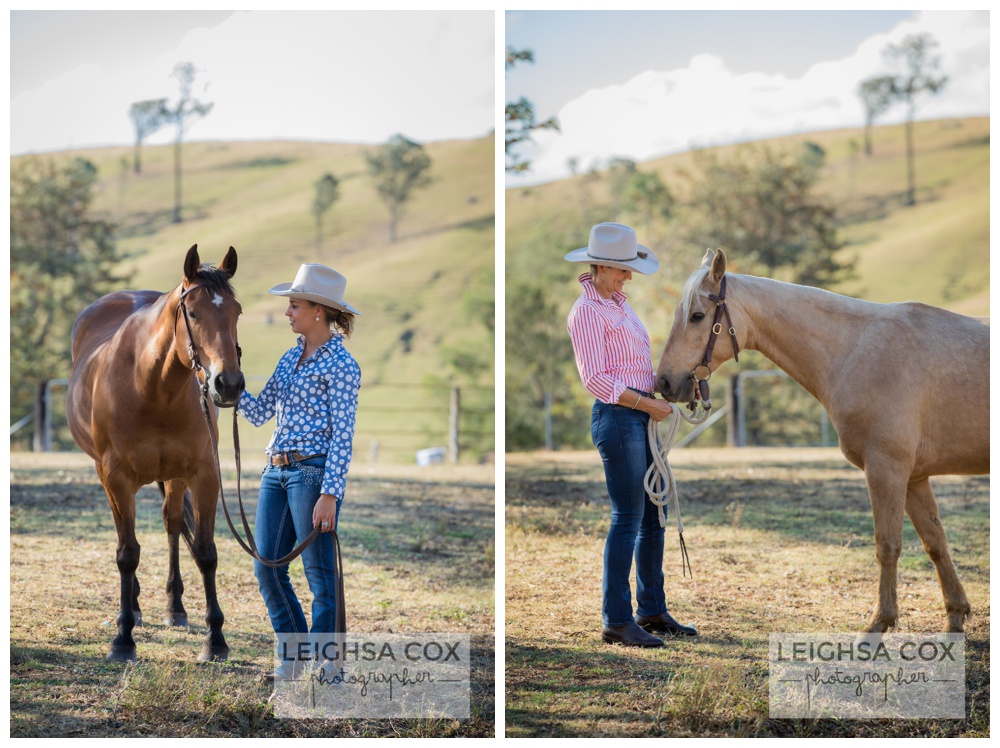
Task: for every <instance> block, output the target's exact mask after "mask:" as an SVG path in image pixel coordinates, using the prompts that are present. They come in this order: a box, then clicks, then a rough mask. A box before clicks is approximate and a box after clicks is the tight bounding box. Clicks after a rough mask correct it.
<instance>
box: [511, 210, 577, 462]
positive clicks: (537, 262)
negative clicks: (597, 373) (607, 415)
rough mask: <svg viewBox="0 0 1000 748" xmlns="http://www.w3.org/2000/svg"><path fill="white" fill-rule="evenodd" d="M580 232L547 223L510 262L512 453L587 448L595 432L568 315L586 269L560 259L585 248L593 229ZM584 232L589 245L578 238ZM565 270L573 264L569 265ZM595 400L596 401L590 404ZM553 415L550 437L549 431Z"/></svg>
mask: <svg viewBox="0 0 1000 748" xmlns="http://www.w3.org/2000/svg"><path fill="white" fill-rule="evenodd" d="M567 223H568V224H571V225H572V226H573V227H574V229H564V228H562V227H560V226H556V225H554V222H550V220H549V219H546V218H545V217H540V218H539V220H538V221H536V222H533V223H532V229H531V232H530V233H529V234H528V235H527V236H526V237H525V238H523V239H519V240H518V246H517V248H516V250H514V248H512V247H510V246H509V245H508V246H509V248H508V254H507V267H506V273H505V276H506V278H507V281H506V287H505V292H506V298H505V301H504V316H505V319H506V341H505V351H504V361H505V367H504V369H505V380H506V383H505V390H506V397H505V403H504V407H505V413H506V416H505V430H506V447H507V449H508V450H520V449H537V448H539V447H542V446H544V445H545V444H546V442H547V438H546V437H547V436H549V435H550V434H549V433H547V432H551V437H552V441H553V444H555V445H560V446H574V447H584V446H586V443H587V442H588V441H589V439H590V431H589V430H588V429H587V428H586V426H585V424H584V423H582V422H581V420H580V418H579V417H578V415H579V413H580V412H581V407H580V406H581V403H580V402H579V398H580V397H584V398H585V397H586V393H585V391H584V390H583V388H582V387H580V379H579V375H578V374H577V371H576V364H575V363H574V358H573V348H572V345H571V343H570V339H569V335H568V334H567V332H566V315H567V314H568V313H569V310H570V307H572V306H573V301H574V299H575V298H576V296H577V295H579V292H580V286H579V285H577V284H576V283H575V282H573V280H571V279H572V278H575V277H576V275H577V274H578V273H579V272H582V271H586V267H585V266H584V267H581V268H576V269H574V268H572V267H563V266H560V265H559V263H558V260H557V258H560V257H562V256H563V255H564V254H565V253H566V252H567V250H568V249H572V248H574V247H578V246H580V244H579V243H578V242H580V241H582V242H586V235H587V231H589V229H590V227H589V226H584V227H583V228H582V229H581V227H580V223H579V221H578V220H577V219H576V218H575V217H574V218H572V219H570V220H569V221H567ZM581 230H582V232H583V236H582V238H581V237H580V236H579V234H580V232H581ZM563 265H566V263H563ZM592 401H593V399H592V398H591V402H592ZM546 410H548V411H549V413H550V414H551V419H550V425H551V429H547V428H546V425H547V424H546Z"/></svg>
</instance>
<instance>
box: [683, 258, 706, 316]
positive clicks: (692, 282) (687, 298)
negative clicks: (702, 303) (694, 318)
mask: <svg viewBox="0 0 1000 748" xmlns="http://www.w3.org/2000/svg"><path fill="white" fill-rule="evenodd" d="M711 269H712V267H711V266H710V265H702V266H701V267H700V268H698V269H697V270H695V271H694V272H693V273H691V277H690V278H688V279H687V282H686V283H685V284H684V291H683V292H682V293H681V306H682V308H683V309H684V318H685V319H687V318H688V317H690V316H691V304H692V303H693V302H694V297H695V294H697V293H698V289H699V288H701V284H702V283H703V282H704V280H705V278H707V277H708V273H709V271H710V270H711Z"/></svg>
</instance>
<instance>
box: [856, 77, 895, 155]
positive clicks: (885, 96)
mask: <svg viewBox="0 0 1000 748" xmlns="http://www.w3.org/2000/svg"><path fill="white" fill-rule="evenodd" d="M892 83H893V79H892V76H891V75H880V76H877V77H875V78H869V79H868V80H865V81H862V82H861V85H860V86H858V98H860V99H861V105H862V106H863V107H864V109H865V155H866V156H871V155H872V126H873V125H874V124H875V120H876V119H877V118H878V117H880V116H881V115H882V114H884V113H885V110H886V109H888V108H889V107H890V106H891V105H892V103H893V86H892Z"/></svg>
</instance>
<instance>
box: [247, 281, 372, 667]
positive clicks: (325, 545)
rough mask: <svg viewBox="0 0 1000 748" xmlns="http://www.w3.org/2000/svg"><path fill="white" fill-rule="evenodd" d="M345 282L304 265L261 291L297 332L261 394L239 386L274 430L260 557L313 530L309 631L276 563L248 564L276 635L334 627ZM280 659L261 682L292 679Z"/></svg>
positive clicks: (357, 378) (345, 421)
mask: <svg viewBox="0 0 1000 748" xmlns="http://www.w3.org/2000/svg"><path fill="white" fill-rule="evenodd" d="M346 287H347V280H346V279H345V278H344V276H343V275H341V274H340V273H338V272H337V271H336V270H333V269H332V268H328V267H326V266H325V265H318V264H314V263H307V264H305V265H302V267H301V268H299V272H298V274H297V275H296V276H295V280H294V281H293V282H292V283H282V284H280V285H278V286H275V287H274V288H272V289H271V290H270V292H269V293H272V294H275V295H277V296H285V297H288V308H287V309H286V310H285V316H286V317H288V320H289V324H290V326H291V328H292V332H294V333H297V334H298V336H299V338H298V341H297V343H296V345H295V346H294V347H293V348H291V349H290V350H289V351H288V352H287V353H285V354H284V355H283V356H282V357H281V360H280V361H278V366H277V368H276V369H275V371H274V374H273V375H271V378H270V379H269V380H268V382H267V384H266V385H264V389H263V390H261V393H260V394H259V395H258V396H257V397H254V396H253V395H251V394H249V393H248V392H246V391H244V392H243V394H242V396H241V397H240V404H239V413H240V414H241V415H242V416H243V417H244V418H246V419H247V420H248V421H250V423H252V424H253V425H254V426H261V425H263V424H264V423H266V422H267V421H269V420H270V419H271V418H274V419H275V421H276V424H275V429H274V435H273V436H272V437H271V441H270V443H269V444H268V446H267V449H266V450H265V451H266V453H267V465H266V466H265V468H264V472H263V474H262V476H261V482H260V494H259V496H258V500H257V516H256V525H255V528H254V535H255V537H256V539H257V550H258V551H259V553H260V555H261V556H263V557H264V558H269V559H275V558H281V557H283V556H285V555H287V554H288V553H290V552H291V551H292V549H293V548H294V547H295V546H296V545H297V544H298V543H300V542H301V541H302V540H303V539H305V538H306V536H308V535H309V534H310V533H311V532H312V530H313V528H315V527H319V528H320V530H321V534H320V535H318V536H317V538H316V539H315V540H314V541H313V542H312V544H310V545H309V547H307V548H306V549H305V551H303V553H302V563H303V566H304V567H305V575H306V580H307V581H308V583H309V589H310V591H311V592H312V595H313V605H312V628H311V629H309V628H307V624H306V619H305V615H304V613H303V612H302V606H301V605H300V604H299V601H298V598H297V597H296V595H295V590H294V589H293V588H292V585H291V583H290V581H289V578H288V565H287V564H286V565H284V566H282V567H279V568H272V567H268V566H265V565H264V564H262V563H260V562H259V561H254V573H255V574H256V576H257V583H258V586H259V587H260V592H261V595H262V596H263V598H264V603H265V604H266V605H267V612H268V614H269V616H270V618H271V625H272V626H273V627H274V631H275V634H277V635H278V638H279V641H284V642H288V641H290V640H291V641H305V640H306V639H307V638H308V639H312V640H314V646H315V645H317V644H318V645H319V646H322V642H323V640H325V639H326V640H332V637H333V632H335V631H336V624H337V621H336V611H337V605H336V604H337V600H336V599H335V590H334V580H335V558H334V548H333V539H332V537H331V536H330V534H329V533H330V532H331V531H335V530H336V529H337V518H338V516H339V515H340V506H341V504H342V503H343V500H344V487H345V483H346V477H347V470H348V468H349V467H350V464H351V444H352V441H353V438H354V421H355V415H356V413H357V407H358V388H359V387H360V386H361V369H360V368H359V367H358V364H357V362H356V361H355V360H354V357H353V356H351V354H350V353H349V352H348V351H347V349H346V348H345V347H344V339H345V338H347V337H350V334H351V331H352V329H353V327H354V317H355V315H358V314H360V312H359V311H358V310H356V309H355V308H354V307H352V306H351V305H350V304H348V303H347V302H346V301H344V290H345V288H346ZM294 675H295V673H294V671H293V668H292V667H291V665H290V663H289V662H287V661H281V664H280V665H279V667H278V668H277V670H276V671H275V672H274V673H273V674H271V675H269V676H267V678H268V680H274V679H286V678H291V677H294Z"/></svg>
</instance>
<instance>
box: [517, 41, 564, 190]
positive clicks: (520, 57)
mask: <svg viewBox="0 0 1000 748" xmlns="http://www.w3.org/2000/svg"><path fill="white" fill-rule="evenodd" d="M534 61H535V55H534V53H533V52H532V51H531V50H530V49H521V50H517V49H514V48H512V47H507V61H506V66H505V67H506V69H507V70H510V69H511V68H512V67H514V65H515V64H516V63H518V62H531V63H534ZM534 130H556V131H558V130H559V120H558V119H556V118H555V117H549V118H548V119H547V120H545V121H544V122H539V121H537V120H536V119H535V105H534V104H532V103H531V101H529V100H528V99H527V98H525V97H524V96H522V97H521V98H519V99H518V100H517V101H509V102H507V105H506V106H505V107H504V137H505V141H504V154H505V157H506V162H507V163H506V166H505V169H506V171H511V172H521V171H526V170H527V169H528V168H529V167H530V166H531V162H530V161H528V160H526V159H520V158H518V157H517V155H516V154H514V153H513V149H514V148H515V146H517V145H518V143H523V142H524V141H526V140H531V133H532V131H534Z"/></svg>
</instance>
